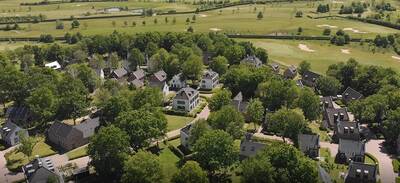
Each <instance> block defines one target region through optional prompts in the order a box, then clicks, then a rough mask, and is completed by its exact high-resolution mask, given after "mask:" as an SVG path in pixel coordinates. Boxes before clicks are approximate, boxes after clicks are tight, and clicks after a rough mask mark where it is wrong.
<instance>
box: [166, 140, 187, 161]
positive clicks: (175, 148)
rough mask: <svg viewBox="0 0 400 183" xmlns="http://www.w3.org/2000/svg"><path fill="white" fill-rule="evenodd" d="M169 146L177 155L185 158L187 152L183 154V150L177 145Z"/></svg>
mask: <svg viewBox="0 0 400 183" xmlns="http://www.w3.org/2000/svg"><path fill="white" fill-rule="evenodd" d="M168 148H169V149H170V150H171V151H172V152H173V153H174V154H175V155H176V156H178V158H179V159H181V160H182V159H183V158H185V154H183V152H182V151H181V150H180V149H178V148H177V147H175V146H173V145H171V144H169V145H168Z"/></svg>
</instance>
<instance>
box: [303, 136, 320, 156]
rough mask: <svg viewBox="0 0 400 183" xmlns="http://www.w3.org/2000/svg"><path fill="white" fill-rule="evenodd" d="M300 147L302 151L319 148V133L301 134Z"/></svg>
mask: <svg viewBox="0 0 400 183" xmlns="http://www.w3.org/2000/svg"><path fill="white" fill-rule="evenodd" d="M298 139H299V148H300V150H301V151H302V152H306V151H308V150H309V149H318V148H319V135H308V134H299V137H298Z"/></svg>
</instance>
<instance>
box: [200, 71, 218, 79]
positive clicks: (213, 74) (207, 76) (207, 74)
mask: <svg viewBox="0 0 400 183" xmlns="http://www.w3.org/2000/svg"><path fill="white" fill-rule="evenodd" d="M217 76H218V73H216V72H214V71H213V70H211V69H208V70H206V71H205V72H204V73H203V79H213V78H215V77H217Z"/></svg>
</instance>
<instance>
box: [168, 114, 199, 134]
mask: <svg viewBox="0 0 400 183" xmlns="http://www.w3.org/2000/svg"><path fill="white" fill-rule="evenodd" d="M165 117H166V118H167V122H168V128H167V129H168V131H172V130H176V129H179V128H182V127H184V126H185V125H186V124H188V123H189V122H191V121H192V120H193V119H194V118H192V117H185V116H175V115H165Z"/></svg>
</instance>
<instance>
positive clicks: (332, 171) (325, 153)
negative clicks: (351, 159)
mask: <svg viewBox="0 0 400 183" xmlns="http://www.w3.org/2000/svg"><path fill="white" fill-rule="evenodd" d="M320 156H321V157H323V158H324V160H323V161H322V162H321V166H322V167H323V168H324V169H325V170H326V171H327V172H328V173H329V175H330V177H331V179H332V181H333V182H336V183H343V182H344V180H343V179H342V178H340V173H341V172H346V171H347V166H346V165H342V164H336V163H335V160H334V159H333V158H332V156H331V152H330V151H329V149H327V148H321V149H320Z"/></svg>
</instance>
